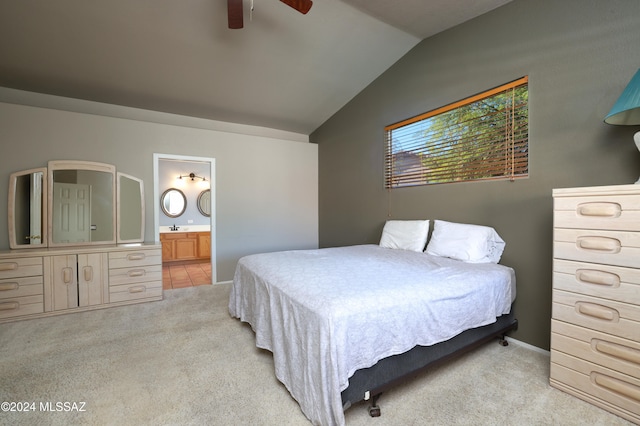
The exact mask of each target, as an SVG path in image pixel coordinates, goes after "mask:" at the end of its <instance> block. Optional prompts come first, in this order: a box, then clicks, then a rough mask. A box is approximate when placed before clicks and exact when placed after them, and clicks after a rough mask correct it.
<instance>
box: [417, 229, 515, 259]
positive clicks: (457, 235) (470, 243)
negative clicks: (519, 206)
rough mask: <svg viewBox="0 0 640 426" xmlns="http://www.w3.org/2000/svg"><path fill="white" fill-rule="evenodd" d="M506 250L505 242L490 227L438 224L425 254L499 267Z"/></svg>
mask: <svg viewBox="0 0 640 426" xmlns="http://www.w3.org/2000/svg"><path fill="white" fill-rule="evenodd" d="M504 247H505V242H504V241H503V240H502V238H500V236H499V235H498V233H497V232H496V231H495V229H493V228H491V227H489V226H480V225H469V224H464V223H453V222H445V221H443V220H436V221H434V224H433V234H432V235H431V240H429V244H428V245H427V249H426V250H425V251H426V253H427V254H432V255H435V256H442V257H450V258H452V259H457V260H462V261H464V262H469V263H498V262H499V261H500V257H501V256H502V252H503V251H504Z"/></svg>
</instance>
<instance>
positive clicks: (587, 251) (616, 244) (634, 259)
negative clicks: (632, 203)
mask: <svg viewBox="0 0 640 426" xmlns="http://www.w3.org/2000/svg"><path fill="white" fill-rule="evenodd" d="M553 239H554V241H553V254H554V257H555V258H558V259H567V260H578V261H583V262H594V263H602V264H607V265H616V266H630V267H637V266H638V259H640V232H618V231H597V230H584V229H557V228H556V229H554V233H553Z"/></svg>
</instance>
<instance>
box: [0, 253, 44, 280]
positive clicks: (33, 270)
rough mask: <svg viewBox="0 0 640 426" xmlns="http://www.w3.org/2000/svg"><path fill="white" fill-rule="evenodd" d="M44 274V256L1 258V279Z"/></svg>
mask: <svg viewBox="0 0 640 426" xmlns="http://www.w3.org/2000/svg"><path fill="white" fill-rule="evenodd" d="M36 275H42V257H23V258H20V259H11V260H9V259H4V260H0V279H4V278H16V277H32V276H36Z"/></svg>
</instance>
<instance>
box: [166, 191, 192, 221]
mask: <svg viewBox="0 0 640 426" xmlns="http://www.w3.org/2000/svg"><path fill="white" fill-rule="evenodd" d="M160 207H161V208H162V212H163V213H164V214H166V215H167V216H169V217H178V216H180V215H182V213H184V211H185V210H186V208H187V197H185V195H184V192H182V191H180V190H179V189H176V188H169V189H167V190H166V191H164V192H163V193H162V197H161V198H160Z"/></svg>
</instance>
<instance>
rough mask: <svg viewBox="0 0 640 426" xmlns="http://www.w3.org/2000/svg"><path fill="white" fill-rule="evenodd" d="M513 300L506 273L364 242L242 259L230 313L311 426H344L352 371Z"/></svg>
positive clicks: (485, 316) (480, 319)
mask: <svg viewBox="0 0 640 426" xmlns="http://www.w3.org/2000/svg"><path fill="white" fill-rule="evenodd" d="M514 298H515V273H514V271H513V269H511V268H509V267H506V266H503V265H496V264H468V263H463V262H460V261H457V260H451V259H447V258H442V257H435V256H430V255H427V254H425V253H419V252H411V251H406V250H393V249H385V248H381V247H379V246H377V245H362V246H351V247H338V248H328V249H319V250H300V251H287V252H277V253H265V254H257V255H251V256H246V257H244V258H242V259H240V261H239V262H238V266H237V269H236V273H235V277H234V280H233V288H232V291H231V296H230V299H229V312H230V313H231V315H232V316H234V317H236V318H240V320H242V321H245V322H248V323H249V324H251V326H252V328H253V330H254V331H255V333H256V345H257V346H258V347H260V348H263V349H267V350H269V351H271V352H272V353H273V358H274V364H275V373H276V377H277V378H278V379H279V380H280V381H281V382H282V383H284V385H285V386H286V387H287V389H288V390H289V392H290V393H291V395H292V396H293V397H294V398H295V399H296V401H298V403H299V405H300V407H301V409H302V411H303V413H304V414H305V415H306V416H307V417H308V418H309V419H310V420H311V421H312V422H313V423H314V424H318V425H343V424H344V412H343V407H342V400H341V395H340V393H341V392H342V390H344V389H346V388H347V386H348V384H349V381H348V379H349V377H350V376H351V375H352V374H353V373H354V372H355V371H356V370H358V369H360V368H366V367H370V366H372V365H374V364H375V363H376V362H377V361H378V360H380V359H382V358H385V357H387V356H391V355H395V354H399V353H403V352H406V351H408V350H410V349H411V348H413V347H414V346H416V345H423V346H428V345H432V344H435V343H438V342H441V341H444V340H448V339H449V338H451V337H453V336H455V335H457V334H459V333H461V332H462V331H464V330H467V329H469V328H474V327H479V326H482V325H486V324H490V323H493V322H494V321H495V320H496V317H498V316H500V315H502V314H506V313H509V311H510V308H511V303H512V301H513V300H514Z"/></svg>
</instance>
